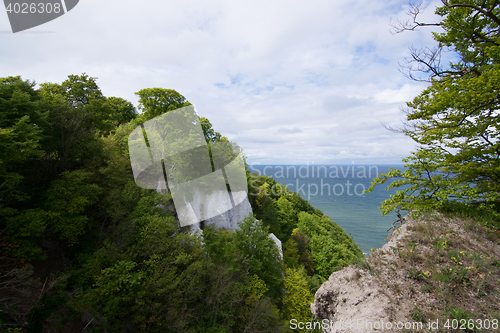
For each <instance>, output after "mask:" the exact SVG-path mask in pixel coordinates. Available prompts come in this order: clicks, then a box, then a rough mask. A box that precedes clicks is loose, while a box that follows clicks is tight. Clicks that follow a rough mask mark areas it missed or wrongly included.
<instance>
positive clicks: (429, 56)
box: [369, 0, 500, 215]
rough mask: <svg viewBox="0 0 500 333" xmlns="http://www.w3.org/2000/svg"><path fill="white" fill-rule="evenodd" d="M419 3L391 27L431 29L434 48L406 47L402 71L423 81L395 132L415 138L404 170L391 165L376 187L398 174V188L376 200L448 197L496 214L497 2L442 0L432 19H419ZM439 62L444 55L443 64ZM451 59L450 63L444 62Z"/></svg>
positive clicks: (435, 204)
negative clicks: (436, 29)
mask: <svg viewBox="0 0 500 333" xmlns="http://www.w3.org/2000/svg"><path fill="white" fill-rule="evenodd" d="M421 5H422V3H419V4H415V5H412V6H410V11H409V14H410V15H411V17H412V19H411V20H409V21H406V22H399V23H398V25H397V26H395V28H396V32H403V31H408V30H415V29H417V28H420V27H425V26H436V27H439V28H441V29H442V32H434V33H433V38H434V40H435V41H436V42H437V46H436V47H435V48H434V49H429V48H423V49H420V50H418V49H412V50H411V57H410V59H409V60H408V61H407V63H406V65H405V67H404V68H405V69H406V70H407V75H408V77H410V78H411V79H414V80H425V81H428V82H429V83H430V86H429V87H428V88H426V89H425V90H423V91H422V92H421V93H420V94H419V95H418V96H417V97H415V98H414V99H413V101H411V102H408V103H407V106H408V109H407V110H406V113H407V114H406V123H405V126H404V127H403V128H400V129H398V130H399V131H400V132H402V133H404V134H405V135H407V136H409V137H410V138H412V139H413V140H414V141H415V142H417V144H418V146H417V149H416V150H415V151H414V152H412V153H411V155H410V156H408V157H406V158H404V159H403V161H404V162H405V163H406V165H405V168H406V170H397V169H391V171H390V172H389V173H386V174H383V175H381V176H380V177H378V178H376V179H375V180H374V182H373V183H372V186H371V187H370V189H369V191H370V190H372V189H373V187H374V186H375V185H377V184H382V183H385V182H386V181H387V180H389V179H393V178H397V180H395V181H393V182H392V183H391V184H390V185H389V188H401V187H402V188H403V189H401V190H399V191H397V193H396V194H394V195H392V196H391V198H390V199H387V200H385V201H384V202H383V203H382V207H381V210H382V212H383V214H384V215H385V214H387V213H389V212H390V211H392V210H394V209H403V210H411V209H421V208H423V207H425V208H433V209H434V208H441V207H443V206H444V205H447V204H449V203H451V202H461V203H463V204H466V205H471V204H474V205H479V206H480V207H481V208H484V209H488V210H491V211H496V209H495V206H496V204H497V203H498V200H499V193H500V183H499V179H500V146H499V128H500V121H499V116H500V112H499V103H500V98H499V97H500V95H499V91H500V72H499V69H500V47H499V46H500V5H499V1H497V0H442V6H439V7H437V8H436V14H437V15H439V16H441V17H442V20H441V21H440V22H437V23H432V22H431V23H422V22H419V20H418V17H419V14H420V12H421V8H422V7H421ZM444 59H447V61H445V60H444ZM450 59H451V60H450Z"/></svg>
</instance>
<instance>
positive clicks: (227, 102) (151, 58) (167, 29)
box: [0, 0, 436, 163]
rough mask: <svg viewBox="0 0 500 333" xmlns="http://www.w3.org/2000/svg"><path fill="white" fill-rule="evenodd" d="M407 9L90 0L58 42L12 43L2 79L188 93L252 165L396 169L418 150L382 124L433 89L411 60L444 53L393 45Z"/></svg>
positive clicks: (59, 27)
mask: <svg viewBox="0 0 500 333" xmlns="http://www.w3.org/2000/svg"><path fill="white" fill-rule="evenodd" d="M434 4H435V2H432V3H431V5H429V9H428V10H427V11H426V12H425V13H424V15H425V16H426V17H425V19H426V20H427V21H433V20H434V21H435V20H436V19H435V17H434V14H432V8H433V7H434ZM406 10H407V1H406V0H401V1H399V0H389V1H369V0H356V1H350V0H339V1H329V0H317V1H314V2H307V3H306V2H302V1H285V0H277V1H271V2H269V1H263V0H255V1H251V2H240V1H238V2H237V1H229V0H214V1H210V2H207V1H201V0H192V1H184V2H165V1H160V0H150V1H148V2H147V3H140V4H139V3H137V2H132V1H128V0H124V1H105V2H102V1H97V0H87V1H84V2H80V3H79V5H78V6H77V7H75V9H73V10H72V11H71V12H69V13H68V14H66V15H64V16H62V17H61V18H59V19H57V20H54V21H51V22H49V23H47V24H45V25H43V26H40V27H39V28H35V29H33V31H34V32H36V31H37V29H39V30H38V31H42V32H43V31H53V32H54V33H36V34H35V33H32V34H8V33H2V34H0V43H1V44H2V50H3V51H2V52H0V76H8V75H23V78H25V79H33V80H36V81H37V82H46V81H48V82H61V81H63V80H64V79H65V78H66V76H67V75H68V74H79V73H82V72H86V73H87V74H89V75H91V76H96V77H98V84H99V85H100V87H101V89H102V90H103V93H104V94H105V95H106V96H120V97H123V98H126V99H128V100H130V101H132V102H133V103H137V96H135V95H134V92H136V91H138V90H140V89H143V88H148V87H164V88H169V89H175V90H177V91H178V92H180V93H181V94H183V95H184V96H186V98H187V99H188V100H189V101H190V102H192V103H193V104H194V105H195V106H196V110H197V112H198V114H199V115H200V116H205V117H207V118H209V119H210V121H211V122H212V124H213V125H214V128H215V130H217V131H219V132H221V133H222V134H223V135H226V136H228V137H229V138H230V139H231V140H235V141H236V142H237V143H238V144H239V145H240V146H241V147H242V148H243V149H244V151H245V155H246V156H247V158H248V160H249V161H252V160H253V161H265V162H266V163H289V162H294V163H301V161H302V162H304V163H305V162H306V161H307V160H310V159H314V160H315V161H317V162H318V161H325V162H332V163H334V162H336V161H351V160H356V161H362V160H364V161H370V160H373V161H385V162H387V163H391V162H392V163H394V162H398V161H400V158H401V157H403V156H406V155H408V153H409V151H410V150H411V149H413V148H414V145H413V143H412V142H411V140H409V139H407V138H405V137H402V136H401V135H398V134H394V133H391V132H389V131H387V130H386V129H385V128H384V126H383V125H382V123H385V124H389V125H397V124H399V123H400V122H401V120H402V119H403V117H404V114H403V113H402V112H401V111H400V108H401V107H403V106H404V103H405V102H406V101H409V100H411V99H412V98H413V97H414V96H416V95H417V94H418V93H419V92H420V91H421V90H422V89H423V88H425V85H423V84H421V83H417V82H412V81H409V80H408V79H406V78H405V77H404V76H403V75H402V74H401V73H400V72H399V71H398V62H401V61H402V60H403V59H404V57H405V56H408V54H409V53H408V47H409V46H410V45H432V39H431V35H430V31H428V30H427V31H426V30H422V31H420V32H414V33H404V34H398V35H391V33H390V25H389V23H390V22H391V19H395V18H404V17H405V14H404V13H405V11H406ZM8 30H10V27H9V26H8V20H7V16H6V14H5V15H4V13H2V12H1V11H0V31H8Z"/></svg>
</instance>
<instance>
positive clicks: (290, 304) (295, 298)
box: [282, 268, 314, 322]
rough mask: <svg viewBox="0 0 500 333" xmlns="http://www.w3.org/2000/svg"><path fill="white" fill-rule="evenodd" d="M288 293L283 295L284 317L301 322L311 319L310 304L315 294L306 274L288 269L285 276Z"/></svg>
mask: <svg viewBox="0 0 500 333" xmlns="http://www.w3.org/2000/svg"><path fill="white" fill-rule="evenodd" d="M285 289H286V295H285V296H284V297H283V310H282V313H283V317H284V318H285V319H286V320H287V321H289V320H291V319H297V321H299V322H307V321H310V320H311V309H310V304H311V303H312V302H313V301H314V295H313V294H312V293H311V291H310V290H309V284H308V282H307V278H306V276H305V275H302V274H300V271H298V270H296V269H292V268H287V269H286V278H285Z"/></svg>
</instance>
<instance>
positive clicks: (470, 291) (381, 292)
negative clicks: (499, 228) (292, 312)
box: [311, 213, 500, 333]
mask: <svg viewBox="0 0 500 333" xmlns="http://www.w3.org/2000/svg"><path fill="white" fill-rule="evenodd" d="M499 235H500V233H499ZM496 258H500V242H499V238H498V236H497V235H496V233H495V232H493V231H491V230H489V229H487V228H485V227H484V226H482V224H480V223H477V222H475V221H473V220H470V219H464V218H458V217H447V216H443V215H442V214H440V213H433V214H427V215H422V216H420V217H418V218H417V217H416V218H415V219H408V220H407V222H406V223H404V224H403V225H402V226H400V227H399V228H398V229H396V230H395V231H394V232H393V233H392V234H391V235H390V237H389V241H388V242H387V244H385V245H383V246H382V247H381V248H380V249H378V250H375V251H374V252H372V254H371V255H370V257H369V258H368V259H367V261H366V262H363V263H359V264H358V265H350V266H349V267H346V268H344V269H342V270H340V271H337V272H334V273H333V274H332V275H331V276H330V278H329V279H328V281H326V282H325V283H324V284H323V285H322V286H321V287H320V288H319V289H318V291H317V292H316V294H315V301H314V303H313V304H311V311H312V313H313V315H314V316H315V320H317V321H319V322H324V323H325V324H326V325H322V328H323V331H324V332H363V333H365V332H405V331H406V332H437V331H438V329H437V328H436V326H435V325H438V322H439V323H441V326H439V328H440V329H442V328H443V325H444V322H445V321H446V320H447V318H449V317H450V315H449V313H448V312H446V311H447V310H446V308H447V307H449V308H460V309H462V310H463V311H467V313H470V314H471V315H472V316H473V317H474V318H484V317H487V316H488V315H489V314H491V313H499V312H498V311H499V309H500V306H499V304H500V303H498V298H497V297H496V294H494V292H491V291H492V290H500V289H499V287H498V286H499V283H498V279H497V278H496V276H498V273H496V275H493V274H495V272H499V270H498V265H497V264H496V261H495V260H496ZM460 271H462V272H467V278H465V277H464V279H463V281H461V282H460V281H458V280H457V279H458V278H459V277H460V276H459V275H457V274H458V273H457V274H455V276H456V277H455V280H451V278H450V280H445V279H443V277H442V276H443V274H445V272H460ZM440 274H441V275H440ZM450 274H451V273H450ZM490 275H492V276H493V277H492V278H488V277H489V276H490ZM478 288H479V289H481V290H489V291H490V292H489V293H488V291H485V292H483V293H482V294H479V293H478V290H479V289H478ZM441 331H446V330H441Z"/></svg>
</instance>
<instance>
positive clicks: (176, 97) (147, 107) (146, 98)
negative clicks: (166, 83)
mask: <svg viewBox="0 0 500 333" xmlns="http://www.w3.org/2000/svg"><path fill="white" fill-rule="evenodd" d="M135 94H136V95H138V96H139V109H140V110H141V111H142V115H141V117H140V118H141V120H142V121H147V120H149V119H152V118H154V117H157V116H159V115H161V114H164V113H166V112H168V111H172V110H175V109H179V108H182V107H184V106H188V105H191V103H189V102H188V101H187V100H186V98H185V97H184V96H182V95H181V94H179V93H178V92H177V91H175V90H172V89H164V88H147V89H141V90H139V91H138V92H136V93H135Z"/></svg>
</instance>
